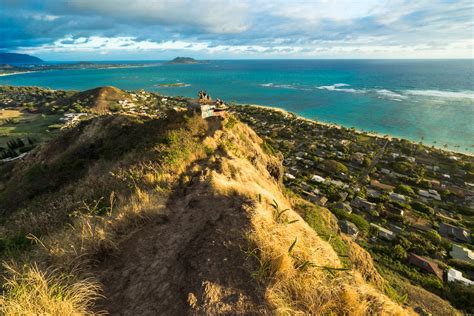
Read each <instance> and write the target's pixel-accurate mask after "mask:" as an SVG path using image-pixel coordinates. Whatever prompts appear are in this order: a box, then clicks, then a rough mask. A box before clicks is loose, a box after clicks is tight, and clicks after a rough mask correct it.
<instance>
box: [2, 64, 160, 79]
mask: <svg viewBox="0 0 474 316" xmlns="http://www.w3.org/2000/svg"><path fill="white" fill-rule="evenodd" d="M158 65H160V64H159V63H154V64H149V65H118V66H113V65H104V66H103V67H77V68H74V67H71V68H67V67H66V68H60V69H54V68H53V69H38V70H29V71H17V72H11V73H1V74H0V77H6V76H13V75H23V74H28V73H34V72H46V71H55V70H59V71H60V70H93V69H100V70H107V69H124V68H146V67H153V66H158Z"/></svg>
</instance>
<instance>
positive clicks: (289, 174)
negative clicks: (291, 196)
mask: <svg viewBox="0 0 474 316" xmlns="http://www.w3.org/2000/svg"><path fill="white" fill-rule="evenodd" d="M285 177H286V178H287V179H290V180H295V179H296V177H295V176H294V175H292V174H291V173H285Z"/></svg>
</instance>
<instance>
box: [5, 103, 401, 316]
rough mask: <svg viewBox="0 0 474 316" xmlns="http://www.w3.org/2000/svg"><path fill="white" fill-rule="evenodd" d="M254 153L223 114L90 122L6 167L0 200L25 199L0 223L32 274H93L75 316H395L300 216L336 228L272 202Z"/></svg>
mask: <svg viewBox="0 0 474 316" xmlns="http://www.w3.org/2000/svg"><path fill="white" fill-rule="evenodd" d="M262 146H263V141H262V140H261V139H260V138H259V137H258V136H257V135H256V134H255V132H253V131H252V130H251V129H250V128H248V127H247V126H246V125H243V124H242V123H240V122H239V121H237V120H236V119H235V118H233V117H232V116H231V117H229V118H227V119H226V120H224V121H221V120H219V119H217V118H216V119H210V120H203V119H201V118H200V117H196V116H193V115H192V114H191V113H186V112H181V113H180V112H173V111H172V112H169V113H168V114H167V116H166V118H162V119H159V120H148V119H143V118H139V117H136V116H133V115H123V114H122V115H106V116H99V117H97V118H92V119H90V120H87V121H84V122H82V123H80V124H79V125H78V126H77V127H75V128H72V129H70V130H67V131H65V132H64V133H62V135H60V136H59V137H58V138H57V139H55V140H53V141H51V142H50V143H47V144H45V145H43V146H40V148H38V149H36V150H35V152H33V153H32V154H30V156H29V157H28V158H27V159H26V160H23V161H21V162H18V163H16V162H15V163H14V164H15V166H14V168H15V169H16V172H15V175H14V176H6V177H7V179H5V175H4V176H3V177H2V179H0V181H1V182H3V183H4V186H3V187H4V188H9V189H7V191H5V189H3V191H2V192H0V200H1V199H3V201H5V199H12V198H14V199H19V200H21V199H27V200H28V201H29V202H27V203H17V205H23V206H20V207H19V208H17V209H16V210H14V211H13V212H7V213H5V214H9V218H10V219H11V223H16V224H15V225H14V229H15V230H16V231H17V232H23V233H25V234H26V233H28V234H32V235H34V236H36V238H37V240H39V241H40V244H41V245H42V246H41V247H40V250H38V251H37V252H36V254H35V255H33V257H32V258H30V260H29V261H30V262H37V263H38V264H39V267H40V268H41V269H47V268H48V267H56V268H58V267H62V269H67V268H66V267H68V266H69V265H70V264H72V263H73V262H75V264H77V261H78V260H79V261H80V262H89V264H90V263H91V262H96V263H95V264H93V266H94V267H95V268H93V270H90V269H86V272H84V273H86V274H87V275H91V274H92V275H94V276H95V279H96V280H98V281H100V283H101V284H103V291H104V292H103V293H104V294H105V298H103V299H100V300H99V301H98V303H96V304H93V305H91V304H92V303H91V302H93V301H94V298H97V296H94V295H95V294H94V293H92V294H94V295H92V294H90V295H89V296H88V297H87V299H88V302H89V305H87V306H86V307H85V310H90V308H92V309H94V310H96V311H101V310H107V311H110V312H112V313H115V312H117V313H118V312H127V313H141V312H147V311H155V312H160V311H161V312H165V311H175V312H177V313H262V312H271V311H273V312H290V313H293V312H294V313H298V312H309V311H317V312H322V313H323V312H327V311H336V310H337V311H340V312H345V313H352V312H354V313H362V312H369V313H383V312H390V313H395V314H397V313H398V314H404V313H406V312H407V311H406V310H404V309H403V308H402V307H400V306H399V305H397V304H396V303H394V302H392V301H391V300H390V299H389V298H388V297H386V296H385V294H383V293H382V292H381V291H383V289H382V288H381V286H383V285H382V283H383V282H382V283H380V282H381V281H380V280H382V279H381V277H380V276H377V275H378V274H374V273H376V270H375V269H373V271H372V272H368V271H369V270H367V269H366V268H364V271H363V272H359V270H358V269H359V268H360V269H362V267H359V268H357V267H356V266H354V267H348V266H345V265H344V264H343V263H342V261H341V259H340V258H339V256H338V254H337V253H336V252H335V251H334V250H333V248H332V246H331V245H330V244H329V243H328V242H327V241H324V240H323V239H321V237H319V236H318V234H317V233H316V232H315V231H314V229H313V228H311V227H310V226H309V225H308V224H307V223H306V221H305V220H304V219H303V218H302V217H301V215H299V213H301V214H303V215H304V214H307V213H308V212H310V213H312V214H315V216H317V218H318V220H322V218H326V220H325V221H326V222H327V223H330V222H332V223H333V225H332V227H333V229H336V227H337V225H334V221H335V220H334V219H333V220H331V219H330V218H333V217H331V216H332V215H330V213H329V211H327V210H325V209H322V208H317V207H315V206H314V205H312V204H305V202H303V201H302V200H300V199H299V198H297V197H290V196H287V195H286V194H285V193H284V192H283V191H282V185H281V177H282V167H281V157H278V156H274V155H273V154H270V153H268V152H266V151H265V150H264V149H263V147H262ZM45 175H48V178H49V179H48V182H45V178H44V176H45ZM33 179H34V180H35V182H31V181H32V180H33ZM13 182H15V183H16V185H15V187H16V188H23V191H25V192H24V194H23V195H18V194H16V195H15V192H17V191H18V190H16V189H15V188H14V187H12V186H11V184H12V183H13ZM55 188H59V191H58V189H55ZM6 192H10V193H6ZM25 201H26V200H25ZM81 201H83V202H81ZM292 201H293V202H292ZM298 201H299V202H298ZM81 203H82V205H83V206H80V205H81ZM4 205H5V204H4ZM296 205H300V206H299V207H296ZM304 205H306V206H304ZM298 209H299V211H298V212H296V211H295V210H298ZM27 214H29V215H28V216H26V215H27ZM72 214H73V215H72ZM74 214H75V215H74ZM318 214H319V215H318ZM25 216H26V217H25ZM45 216H46V217H45ZM71 216H72V217H71ZM39 223H42V224H39ZM65 223H68V224H67V225H65ZM32 227H34V228H35V229H34V230H33V231H32V230H31V228H32ZM41 227H43V228H41ZM11 229H13V227H12V228H11ZM43 230H44V231H43ZM335 233H336V234H337V231H335ZM337 238H340V237H337ZM165 241H166V242H165ZM348 245H351V244H350V243H348ZM41 249H43V250H41ZM351 249H352V248H351ZM353 249H354V250H355V252H356V253H362V252H363V250H360V249H358V248H356V247H354V248H353ZM361 251H362V252H361ZM215 253H217V254H218V255H217V256H214V254H215ZM78 255H79V257H78ZM366 256H367V255H366ZM79 258H81V259H79ZM118 258H120V259H119V260H117V259H118ZM367 258H370V256H369V257H367ZM354 262H356V261H354ZM83 269H85V268H83ZM15 271H16V272H17V273H20V274H21V273H25V272H24V271H23V270H15ZM328 271H332V272H331V273H329V272H328ZM30 272H31V271H30ZM367 273H368V274H367ZM82 275H83V274H81V273H79V274H77V275H76V278H77V279H76V280H78V281H75V282H76V283H74V282H73V283H72V285H70V286H74V284H77V282H83V281H84V277H82ZM364 275H365V276H364ZM368 275H372V277H368ZM184 276H186V277H184ZM183 277H184V279H183ZM81 280H82V281H81ZM366 280H372V281H366ZM373 280H379V281H376V282H375V283H372V282H374V281H373ZM49 281H51V280H49ZM93 284H95V283H93ZM31 299H32V298H30V300H31ZM137 300H139V301H140V304H136V302H137ZM132 302H135V304H132ZM53 305H54V304H52V306H53ZM7 306H8V305H7ZM38 308H40V309H41V308H44V306H43V307H41V306H40V307H38ZM75 308H76V309H77V307H75ZM408 312H409V311H408Z"/></svg>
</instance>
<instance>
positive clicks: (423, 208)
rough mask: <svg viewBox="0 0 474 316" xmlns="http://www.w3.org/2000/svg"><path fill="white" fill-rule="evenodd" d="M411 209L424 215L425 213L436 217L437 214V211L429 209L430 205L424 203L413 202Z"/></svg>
mask: <svg viewBox="0 0 474 316" xmlns="http://www.w3.org/2000/svg"><path fill="white" fill-rule="evenodd" d="M411 207H412V208H413V209H414V210H416V211H418V212H422V213H425V214H427V215H434V214H435V210H434V209H433V208H431V207H429V206H428V205H426V204H424V203H422V202H413V203H411Z"/></svg>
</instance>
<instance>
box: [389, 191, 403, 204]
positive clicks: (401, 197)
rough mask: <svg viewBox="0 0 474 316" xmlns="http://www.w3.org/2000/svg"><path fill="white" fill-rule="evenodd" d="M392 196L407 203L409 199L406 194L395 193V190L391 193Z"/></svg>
mask: <svg viewBox="0 0 474 316" xmlns="http://www.w3.org/2000/svg"><path fill="white" fill-rule="evenodd" d="M390 198H391V199H392V200H395V201H398V202H401V203H405V202H406V201H407V198H406V197H405V196H404V195H402V194H398V193H395V192H391V193H390Z"/></svg>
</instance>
